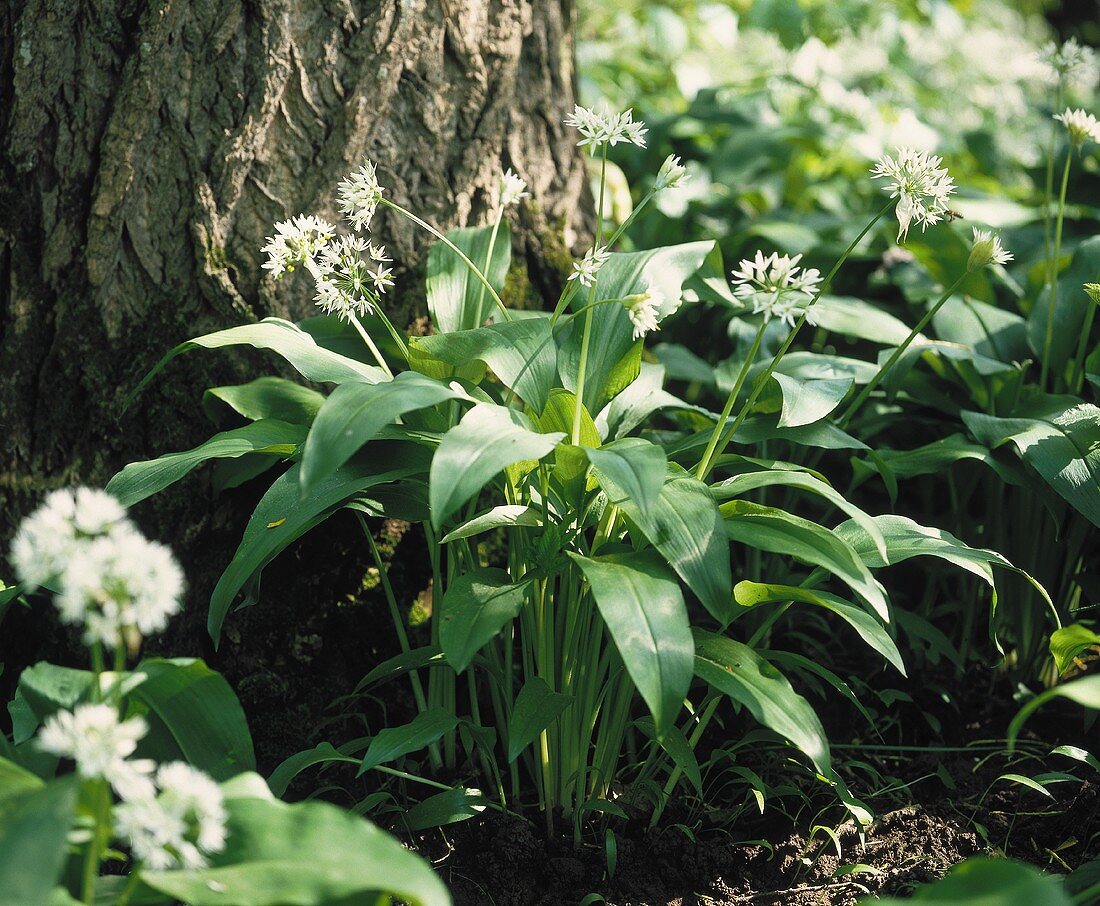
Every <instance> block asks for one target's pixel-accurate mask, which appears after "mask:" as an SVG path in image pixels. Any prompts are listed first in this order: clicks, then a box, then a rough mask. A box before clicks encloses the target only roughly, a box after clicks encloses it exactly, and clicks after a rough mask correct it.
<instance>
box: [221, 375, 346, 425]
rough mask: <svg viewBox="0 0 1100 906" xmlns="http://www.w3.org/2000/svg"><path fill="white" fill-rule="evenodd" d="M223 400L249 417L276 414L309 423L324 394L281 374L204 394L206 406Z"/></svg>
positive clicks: (278, 418)
mask: <svg viewBox="0 0 1100 906" xmlns="http://www.w3.org/2000/svg"><path fill="white" fill-rule="evenodd" d="M213 400H221V401H222V402H223V403H225V404H226V405H227V406H229V407H230V408H231V409H233V411H235V412H237V413H238V414H240V415H243V416H244V417H245V418H247V419H248V420H249V421H253V422H255V421H259V420H260V419H263V418H273V419H275V420H276V421H281V422H289V423H290V424H292V425H308V424H309V423H310V422H311V421H313V418H314V416H316V415H317V410H318V409H320V408H321V404H322V403H324V401H325V397H324V394H321V393H318V392H317V391H316V390H311V389H310V388H309V387H303V386H302V385H301V384H296V383H294V381H288V380H287V379H286V378H281V377H261V378H256V380H254V381H250V382H249V383H247V384H235V385H233V386H228V387H211V388H210V389H209V390H207V391H206V393H205V394H204V395H203V408H205V409H207V410H208V411H209V410H210V409H211V408H212V405H211V402H212V401H213Z"/></svg>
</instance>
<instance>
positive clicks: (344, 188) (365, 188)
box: [336, 160, 385, 230]
mask: <svg viewBox="0 0 1100 906" xmlns="http://www.w3.org/2000/svg"><path fill="white" fill-rule="evenodd" d="M384 191H385V189H383V188H382V187H381V186H380V185H379V184H378V171H377V168H376V167H375V166H374V164H373V163H372V162H371V161H369V160H368V161H366V162H365V163H364V164H363V166H361V167H360V168H359V169H358V170H356V171H355V172H354V173H352V174H351V175H350V176H349V177H347V179H344V180H342V181H341V182H340V185H339V186H338V188H337V193H336V195H337V200H338V203H339V205H340V210H341V211H342V212H343V214H344V216H345V217H346V218H347V219H348V222H349V223H350V224H351V225H352V226H353V227H355V229H357V230H369V229H370V222H371V220H372V219H373V217H374V211H375V209H376V208H377V207H378V202H380V201H381V200H382V193H383V192H384Z"/></svg>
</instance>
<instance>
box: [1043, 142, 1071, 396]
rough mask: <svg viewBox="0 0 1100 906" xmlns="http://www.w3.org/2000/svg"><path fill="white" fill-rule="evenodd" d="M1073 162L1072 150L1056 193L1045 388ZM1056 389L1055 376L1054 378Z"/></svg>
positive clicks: (1044, 349)
mask: <svg viewBox="0 0 1100 906" xmlns="http://www.w3.org/2000/svg"><path fill="white" fill-rule="evenodd" d="M1072 160H1073V149H1072V148H1070V149H1068V150H1067V151H1066V165H1065V166H1064V167H1063V168H1062V188H1061V191H1060V192H1059V193H1058V216H1057V217H1056V218H1055V221H1054V257H1053V258H1052V259H1051V266H1050V304H1049V306H1048V308H1047V330H1046V336H1045V338H1044V339H1043V366H1042V369H1041V371H1040V375H1039V386H1040V387H1041V388H1044V389H1045V388H1046V385H1047V376H1048V374H1049V373H1050V347H1051V344H1052V343H1053V342H1054V306H1055V303H1056V302H1057V301H1058V268H1059V265H1060V263H1061V261H1060V259H1061V257H1062V222H1063V221H1064V220H1065V216H1066V187H1067V186H1068V185H1069V165H1070V162H1071V161H1072ZM1054 383H1055V387H1057V383H1058V381H1057V376H1055V381H1054Z"/></svg>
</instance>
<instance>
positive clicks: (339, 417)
mask: <svg viewBox="0 0 1100 906" xmlns="http://www.w3.org/2000/svg"><path fill="white" fill-rule="evenodd" d="M465 398H466V394H465V393H462V392H459V391H456V390H453V389H451V388H450V387H448V386H447V385H446V384H442V383H440V382H439V381H435V380H432V379H431V378H428V377H424V375H422V374H418V373H417V372H415V371H403V372H401V373H400V374H398V375H397V376H396V377H394V378H393V380H390V381H380V382H379V383H377V384H363V383H358V382H357V383H351V384H341V385H340V386H339V387H337V388H336V389H335V390H333V391H332V394H331V395H330V396H329V398H328V399H327V400H326V401H325V404H324V405H323V406H322V407H321V411H320V412H318V413H317V417H316V419H314V421H313V427H312V428H310V429H309V436H308V437H307V438H306V445H305V449H304V450H303V451H302V473H301V482H302V493H303V494H306V493H308V492H309V490H310V489H311V488H312V487H313V486H314V485H315V484H316V483H317V482H318V481H320V480H321V479H323V478H325V477H327V476H328V475H331V474H332V473H333V472H334V471H335V470H336V469H338V468H339V467H340V466H342V465H343V464H344V463H345V462H347V461H348V460H349V459H350V458H351V457H352V455H353V454H354V453H355V452H356V451H357V450H358V449H359V448H360V447H362V446H363V445H364V444H365V443H367V442H368V441H370V440H373V439H374V438H375V437H376V436H377V434H378V432H379V431H380V430H381V429H382V428H383V427H384V426H386V425H388V424H390V423H391V422H393V421H394V420H396V419H398V418H400V417H401V416H402V415H405V414H407V413H409V412H413V411H415V410H417V409H426V408H428V407H429V406H435V405H437V404H438V403H442V402H444V401H446V400H453V399H465Z"/></svg>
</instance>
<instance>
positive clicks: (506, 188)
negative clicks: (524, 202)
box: [500, 167, 530, 208]
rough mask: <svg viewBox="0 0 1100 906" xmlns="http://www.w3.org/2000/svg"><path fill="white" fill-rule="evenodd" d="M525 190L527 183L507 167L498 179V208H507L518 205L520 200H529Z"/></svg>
mask: <svg viewBox="0 0 1100 906" xmlns="http://www.w3.org/2000/svg"><path fill="white" fill-rule="evenodd" d="M526 189H527V183H526V182H524V181H523V179H521V178H520V176H519V175H518V174H517V173H514V172H512V168H511V167H509V168H508V169H507V170H505V171H504V175H503V176H501V178H500V206H501V207H502V208H507V207H509V206H511V205H514V204H519V200H520V199H521V198H530V194H529V193H528V192H527V191H526Z"/></svg>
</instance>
